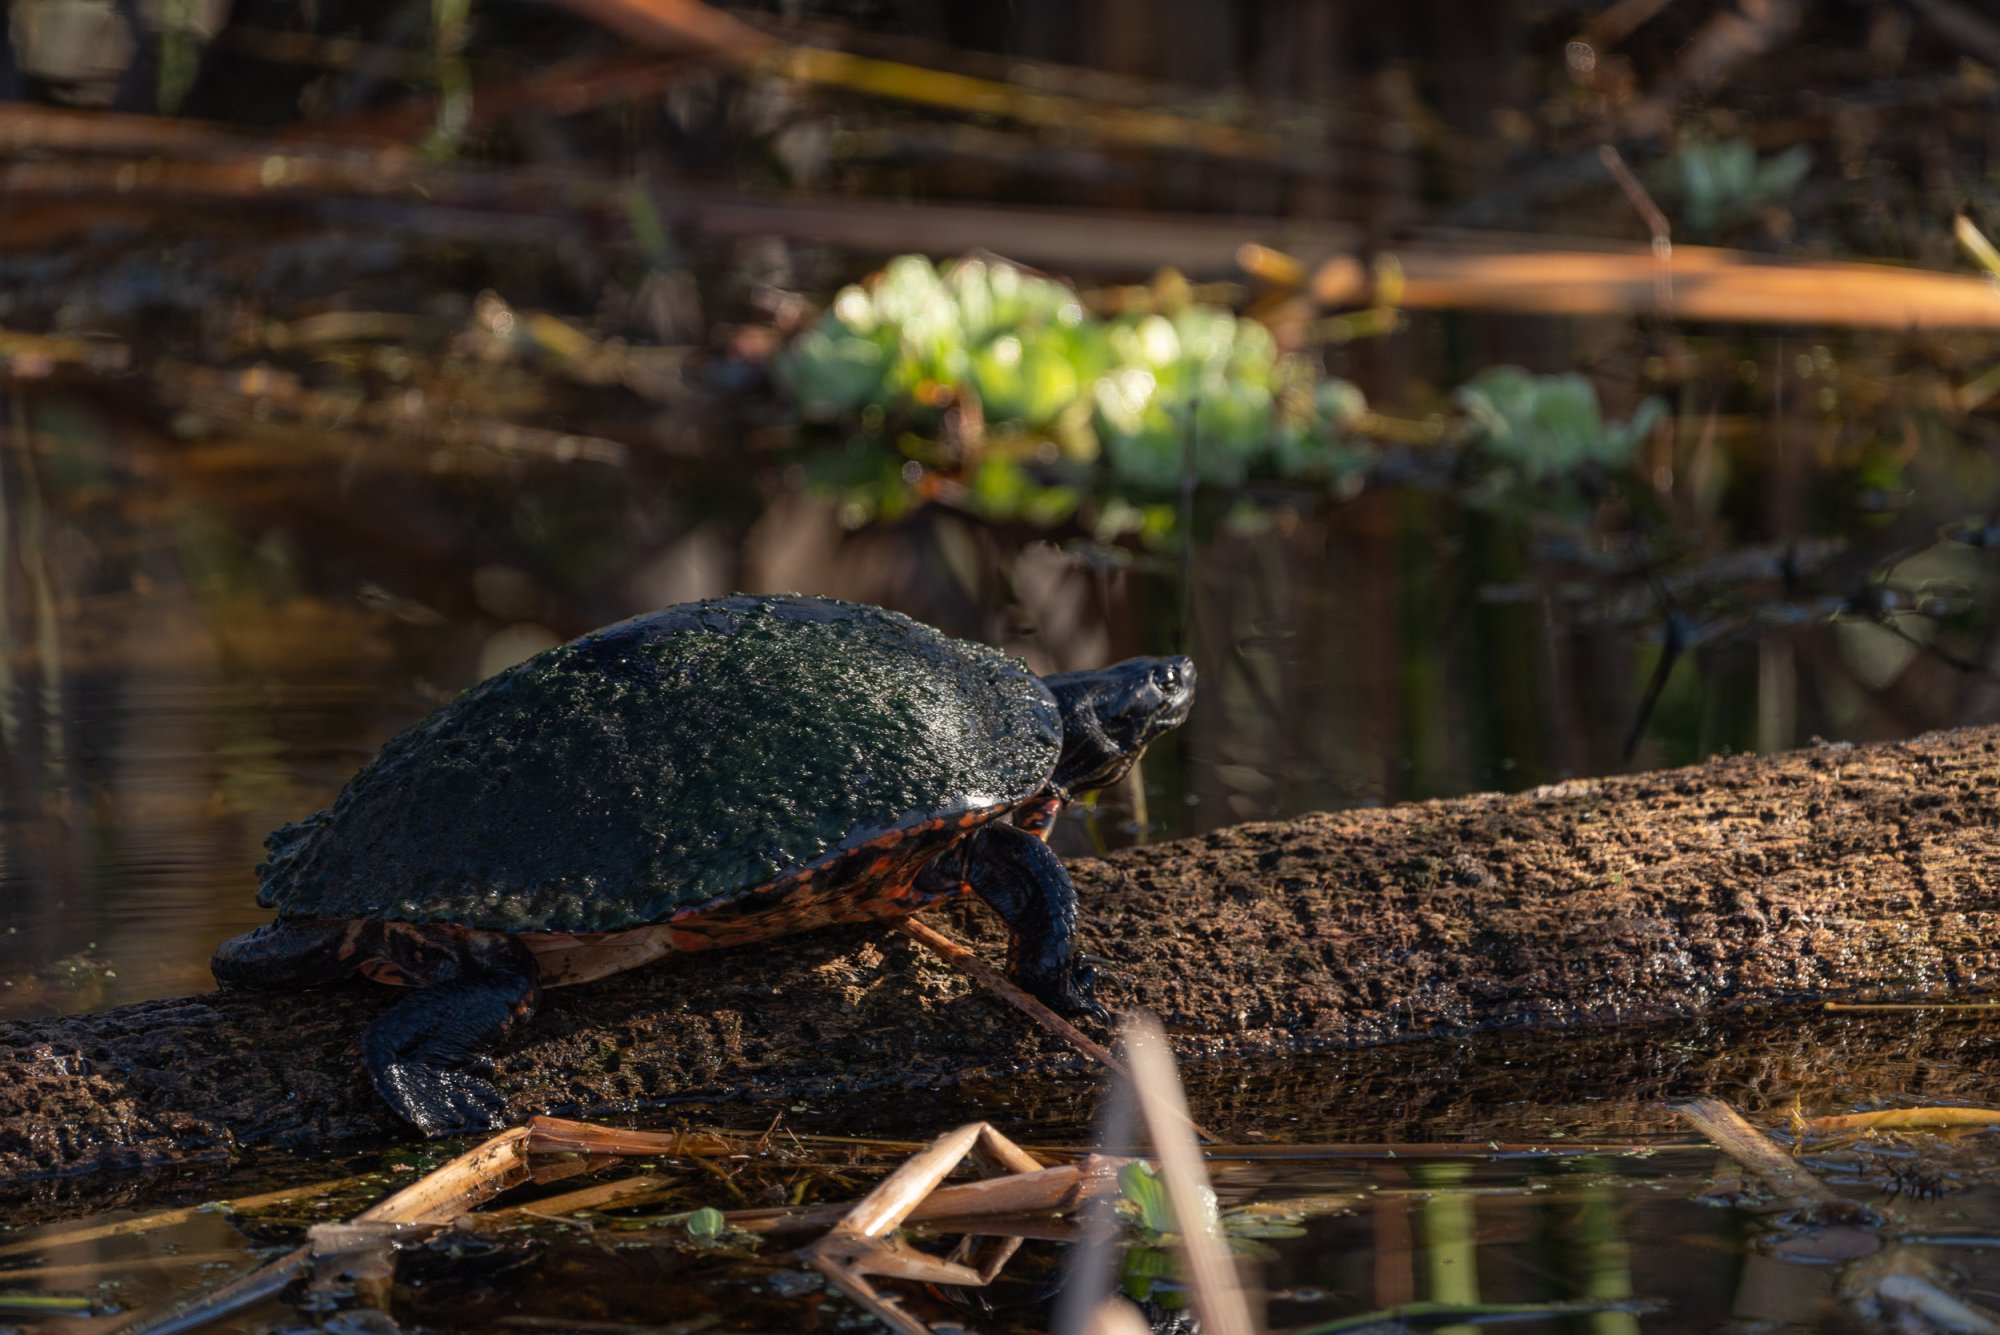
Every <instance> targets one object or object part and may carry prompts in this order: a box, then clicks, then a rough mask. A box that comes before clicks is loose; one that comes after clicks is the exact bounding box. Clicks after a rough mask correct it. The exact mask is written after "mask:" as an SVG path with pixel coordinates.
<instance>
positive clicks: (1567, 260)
mask: <svg viewBox="0 0 2000 1335" xmlns="http://www.w3.org/2000/svg"><path fill="white" fill-rule="evenodd" d="M1394 254H1395V256H1396V258H1397V259H1398V260H1399V261H1400V262H1401V265H1402V271H1403V278H1402V281H1403V291H1402V295H1401V298H1400V300H1399V302H1398V304H1399V305H1401V306H1402V307H1404V308H1406V309H1413V310H1447V309H1463V310H1492V311H1510V312H1514V313H1517V314H1523V315H1605V316H1623V315H1634V314H1657V315H1666V314H1668V313H1669V312H1667V311H1665V310H1663V309H1662V305H1661V296H1660V277H1661V274H1660V264H1659V260H1658V258H1657V256H1656V255H1655V254H1654V253H1653V252H1651V251H1649V250H1648V251H1641V250H1636V249H1630V248H1627V249H1623V250H1603V249H1584V248H1577V249H1563V248H1560V246H1559V245H1551V246H1550V247H1548V248H1541V247H1536V248H1533V249H1520V250H1510V251H1483V252H1482V251H1475V250H1471V249H1464V248H1456V247H1446V246H1440V245H1437V244H1434V243H1433V244H1428V245H1426V244H1419V245H1413V246H1407V247H1399V248H1397V249H1396V250H1395V252H1394ZM1672 279H1673V309H1672V311H1671V314H1672V316H1673V317H1674V318H1675V319H1677V320H1715V321H1722V322H1726V323H1736V324H1824V325H1844V326H1860V327H1872V328H1887V329H1946V328H1968V329H1970V328H1978V329H1992V328H2000V291H1996V290H1995V288H1994V286H1993V284H1992V283H1990V282H1988V281H1987V280H1985V279H1983V278H1977V277H1974V276H1972V275H1970V274H1952V273H1938V272H1935V271H1932V270H1927V269H1905V268H1897V267H1895V266H1892V265H1887V264H1869V263H1862V262H1858V261H1831V260H1828V261H1806V260H1781V259H1773V258H1767V257H1765V256H1758V255H1750V254H1747V253H1745V252H1742V251H1733V250H1723V249H1719V248H1716V247H1712V246H1681V247H1676V248H1675V250H1674V251H1673V264H1672ZM1370 289H1371V283H1370V279H1369V273H1368V270H1367V269H1366V268H1365V267H1364V266H1363V264H1362V263H1361V261H1359V260H1358V259H1356V258H1355V257H1353V256H1351V255H1343V256H1340V257H1338V258H1335V259H1333V260H1330V261H1328V262H1327V263H1326V264H1325V265H1323V266H1321V268H1320V270H1319V272H1318V273H1317V274H1315V275H1314V277H1313V280H1312V285H1311V291H1312V294H1313V296H1314V297H1315V298H1316V299H1317V300H1319V301H1320V302H1321V303H1322V304H1323V305H1328V306H1354V305H1362V304H1365V303H1367V302H1368V300H1369V299H1370V295H1369V294H1370Z"/></svg>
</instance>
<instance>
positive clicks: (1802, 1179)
mask: <svg viewBox="0 0 2000 1335" xmlns="http://www.w3.org/2000/svg"><path fill="white" fill-rule="evenodd" d="M1674 1110H1675V1111H1676V1112H1678V1113H1679V1114H1680V1115H1681V1116H1683V1117H1685V1118H1687V1119H1688V1121H1690V1122H1693V1123H1694V1124H1695V1126H1697V1127H1698V1128H1700V1130H1701V1133H1702V1134H1703V1135H1705V1136H1707V1137H1708V1138H1709V1139H1710V1140H1712V1141H1714V1142H1715V1147H1716V1148H1717V1149H1719V1150H1721V1151H1722V1152H1723V1153H1724V1154H1726V1155H1728V1156H1729V1157H1730V1158H1732V1159H1734V1160H1736V1162H1737V1163H1739V1164H1741V1165H1743V1167H1744V1169H1746V1170H1747V1171H1748V1172H1750V1173H1752V1174H1754V1175H1755V1176H1757V1177H1758V1178H1761V1179H1762V1180H1763V1182H1764V1185H1765V1186H1767V1187H1769V1188H1770V1189H1771V1190H1772V1191H1774V1192H1776V1193H1777V1194H1778V1195H1780V1196H1784V1197H1788V1198H1790V1199H1793V1200H1801V1201H1807V1202H1810V1203H1811V1204H1814V1205H1841V1204H1844V1203H1845V1202H1844V1201H1842V1199H1841V1197H1840V1194H1839V1193H1838V1192H1836V1191H1835V1190H1834V1189H1833V1188H1832V1187H1829V1186H1828V1185H1826V1183H1824V1182H1822V1181H1820V1180H1819V1179H1818V1178H1817V1177H1814V1176H1813V1175H1812V1174H1811V1173H1810V1172H1808V1171H1807V1170H1806V1169H1805V1168H1803V1167H1801V1166H1800V1165H1799V1164H1798V1163H1796V1162H1794V1161H1793V1159H1792V1157H1791V1156H1790V1155H1789V1154H1786V1153H1785V1152H1784V1151H1783V1150H1782V1149H1779V1148H1778V1146H1777V1145H1776V1144H1775V1143H1773V1142H1772V1140H1771V1138H1770V1137H1769V1136H1767V1135H1765V1134H1764V1133H1763V1132H1762V1131H1759V1130H1758V1129H1757V1128H1756V1127H1754V1126H1752V1125H1750V1123H1749V1122H1747V1121H1745V1120H1744V1118H1743V1114H1741V1113H1739V1112H1737V1111H1736V1109H1734V1108H1732V1107H1730V1106H1729V1105H1728V1104H1726V1103H1724V1102H1723V1101H1722V1100H1721V1099H1689V1100H1688V1101H1687V1102H1686V1103H1682V1104H1677V1105H1675V1109H1674Z"/></svg>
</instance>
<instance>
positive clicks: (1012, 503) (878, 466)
mask: <svg viewBox="0 0 2000 1335" xmlns="http://www.w3.org/2000/svg"><path fill="white" fill-rule="evenodd" d="M1150 297H1151V299H1150V300H1145V299H1142V300H1139V301H1136V302H1133V303H1131V306H1132V308H1131V309H1126V310H1123V311H1120V312H1118V313H1115V314H1111V315H1097V314H1093V313H1091V312H1090V311H1089V310H1088V309H1087V308H1086V306H1085V304H1084V302H1083V300H1082V299H1081V298H1080V297H1079V296H1078V295H1077V293H1076V292H1074V291H1073V290H1071V289H1070V288H1069V287H1067V286H1066V285H1064V284H1062V283H1059V282H1056V281H1055V280H1053V279H1050V278H1045V277H1042V276H1039V275H1036V274H1030V273H1027V272H1024V271H1022V270H1021V269H1018V268H1016V267H1014V266H1013V265H1010V264H1006V263H1003V262H1000V261H996V260H985V259H965V260H959V261H957V262H955V263H952V264H949V265H946V266H945V267H944V268H942V269H939V268H938V267H936V266H935V265H933V264H932V263H931V261H930V260H928V259H926V258H924V257H923V256H921V255H904V256H901V257H899V258H897V259H895V260H892V261H890V263H889V264H888V265H887V266H886V267H885V268H884V269H883V270H882V271H881V272H880V273H879V274H877V275H875V276H874V278H872V279H871V280H870V281H869V282H867V283H862V284H856V285H853V286H849V287H846V288H843V289H841V291H840V292H839V294H838V295H837V296H836V297H835V298H834V300H833V302H832V303H831V305H829V306H828V308H827V310H826V311H825V313H824V314H823V315H822V316H821V318H820V319H819V320H818V321H817V322H816V323H814V324H813V325H812V326H811V327H809V328H808V329H806V330H805V331H804V332H803V333H801V334H799V335H798V336H797V337H796V338H795V339H794V340H793V341H792V343H791V344H790V346H788V347H787V348H786V349H785V350H784V351H783V352H781V353H780V354H779V355H778V356H777V358H776V359H775V360H774V363H773V368H774V371H775V373H776V375H777V378H778V380H779V381H780V383H781V384H782V385H783V386H784V387H785V388H786V390H787V391H788V392H789V394H790V397H791V400H792V403H793V404H794V405H795V408H796V410H797V412H798V415H799V417H800V419H801V421H802V424H803V425H804V426H805V428H806V433H805V439H806V442H807V445H808V448H807V450H806V452H805V462H806V468H807V471H806V476H807V480H808V481H809V482H810V483H812V484H813V485H815V486H817V487H819V488H821V489H823V490H830V491H833V492H836V493H837V494H839V495H841V496H842V497H843V498H844V500H845V502H846V504H847V507H848V518H849V520H850V521H851V522H853V523H856V524H860V523H865V522H868V521H871V520H876V519H893V518H895V517H897V516H898V515H900V514H902V513H903V512H905V511H906V510H908V509H910V508H912V507H913V506H915V505H917V504H919V503H921V502H922V501H923V500H925V499H931V498H941V499H947V500H949V501H951V502H952V503H953V504H956V505H958V506H959V507H960V508H963V509H965V510H968V511H970V512H971V513H974V514H978V515H980V516H982V517H984V518H988V519H992V520H998V521H1019V522H1026V523H1030V524H1034V525H1037V526H1040V527H1053V526H1055V525H1059V524H1063V523H1065V522H1068V521H1069V520H1070V519H1071V518H1072V517H1073V516H1075V515H1076V514H1077V513H1078V512H1079V510H1081V509H1083V508H1084V507H1085V506H1086V503H1088V506H1089V515H1090V525H1089V526H1090V527H1091V528H1092V529H1093V531H1094V532H1095V533H1096V535H1097V536H1098V537H1099V538H1103V539H1113V538H1121V537H1127V536H1135V535H1136V536H1137V537H1138V538H1139V539H1140V540H1141V541H1145V542H1153V541H1159V540H1162V539H1165V538H1167V537H1169V536H1171V535H1172V534H1173V533H1174V532H1175V530H1176V527H1177V505H1176V500H1177V498H1178V497H1180V495H1181V493H1182V491H1183V489H1184V488H1185V487H1187V486H1188V485H1190V484H1196V485H1199V486H1202V487H1206V488H1210V489H1214V490H1218V491H1224V492H1227V491H1232V490H1237V489H1241V488H1243V487H1245V486H1246V485H1247V484H1251V483H1254V482H1259V481H1262V482H1271V483H1280V484H1285V485H1288V486H1291V487H1294V488H1299V487H1304V488H1324V489H1327V490H1330V491H1333V492H1335V493H1336V494H1349V493H1351V492H1352V491H1353V490H1354V489H1356V488H1358V487H1359V486H1360V485H1361V480H1362V478H1363V477H1364V476H1365V474H1366V472H1367V470H1368V469H1369V467H1370V466H1371V465H1372V464H1373V462H1374V460H1375V458H1376V456H1377V453H1378V450H1379V449H1380V448H1381V447H1380V446H1379V445H1378V444H1377V443H1376V441H1375V440H1373V439H1371V436H1372V435H1375V434H1377V433H1381V434H1384V435H1389V436H1392V437H1396V436H1400V438H1401V439H1403V440H1404V441H1405V442H1417V441H1419V440H1422V441H1436V442H1440V443H1451V442H1454V441H1457V442H1469V443H1472V444H1474V445H1476V446H1477V447H1478V448H1479V449H1480V451H1481V454H1482V457H1483V458H1484V459H1485V460H1486V461H1487V462H1488V463H1489V464H1490V465H1492V468H1491V469H1490V470H1489V471H1490V472H1491V473H1493V474H1495V475H1497V478H1496V480H1497V481H1499V482H1502V483H1504V482H1505V481H1506V480H1507V479H1508V478H1516V479H1521V480H1525V481H1529V482H1542V481H1547V480H1550V479H1553V478H1558V477H1562V476H1566V475H1568V474H1571V473H1573V472H1575V471H1577V470H1578V469H1581V468H1584V467H1586V466H1593V465H1594V466H1597V467H1601V468H1605V469H1618V468H1623V467H1625V466H1627V465H1628V464H1629V463H1630V461H1631V459H1632V458H1633V456H1634V453H1635V452H1636V449H1637V447H1638V444H1639V442H1640V441H1641V440H1643V439H1644V438H1645V436H1646V435H1647V433H1648V432H1650V431H1651V430H1652V429H1653V426H1654V424H1655V422H1656V421H1657V420H1658V417H1659V415H1660V413H1661V412H1662V411H1663V409H1662V406H1661V405H1660V404H1659V403H1658V401H1656V400H1650V399H1649V400H1647V401H1646V402H1645V403H1643V404H1641V405H1640V407H1639V409H1638V411H1636V412H1635V413H1634V414H1633V416H1632V417H1631V418H1630V420H1628V421H1625V422H1608V421H1606V420H1605V419H1604V417H1603V414H1602V412H1601V411H1600V409H1599V406H1598V401H1597V391H1596V388H1595V387H1594V386H1593V385H1592V384H1591V382H1590V381H1589V380H1587V379H1585V378H1584V377H1582V376H1580V375H1574V374H1569V375H1553V376H1541V375H1534V374H1531V373H1529V372H1527V371H1523V370H1520V369H1518V368H1514V367H1496V368H1494V369H1492V370H1489V371H1486V372H1483V373H1481V374H1480V375H1479V376H1478V377H1476V378H1475V379H1474V380H1473V381H1472V382H1470V383H1469V384H1467V385H1466V386H1465V387H1464V388H1463V389H1461V390H1460V392H1459V394H1458V398H1457V402H1458V404H1459V406H1460V408H1461V409H1462V410H1463V418H1462V419H1461V420H1458V421H1455V422H1446V423H1395V422H1391V421H1389V420H1388V419H1384V418H1381V417H1377V416H1375V415H1374V414H1372V413H1371V412H1370V411H1369V408H1368V402H1367V400H1366V398H1365V397H1364V396H1363V394H1362V392H1361V390H1360V389H1358V388H1357V387H1356V386H1354V385H1353V384H1351V383H1349V382H1348V381H1346V380H1342V379H1339V378H1337V377H1333V376H1328V375H1326V374H1324V373H1323V372H1322V371H1321V370H1320V369H1319V367H1318V366H1317V364H1316V363H1315V362H1314V360H1313V359H1311V358H1309V357H1307V356H1304V355H1302V354H1299V353H1293V352H1287V351H1285V350H1283V349H1281V348H1280V347H1279V345H1278V341H1277V339H1276V338H1275V337H1273V335H1272V333H1271V331H1270V330H1269V329H1267V328H1266V327H1265V326H1264V325H1263V324H1261V323H1259V322H1258V321H1256V320H1252V319H1247V318H1244V317H1241V316H1238V315H1236V314H1234V313H1233V312H1231V311H1229V310H1227V309H1225V308H1223V307H1220V306H1215V305H1208V304H1203V303H1201V302H1199V301H1195V300H1191V299H1190V298H1189V297H1188V294H1187V288H1186V285H1185V284H1172V283H1163V284H1161V285H1160V286H1159V288H1158V289H1157V290H1156V291H1154V292H1152V293H1151V294H1150ZM1398 427H1400V428H1402V430H1400V431H1396V430H1392V428H1398Z"/></svg>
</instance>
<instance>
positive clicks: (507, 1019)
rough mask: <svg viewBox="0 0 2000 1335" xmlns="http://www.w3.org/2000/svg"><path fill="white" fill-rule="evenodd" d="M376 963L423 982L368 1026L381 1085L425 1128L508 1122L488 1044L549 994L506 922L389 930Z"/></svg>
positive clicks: (370, 1058) (367, 1046)
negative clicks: (502, 929) (475, 927)
mask: <svg viewBox="0 0 2000 1335" xmlns="http://www.w3.org/2000/svg"><path fill="white" fill-rule="evenodd" d="M377 963H378V964H381V965H388V966H392V967H393V968H395V969H397V970H399V971H401V972H402V973H403V974H404V975H405V976H406V977H407V978H408V979H409V980H410V981H411V982H412V983H415V984H417V987H416V990H415V991H413V992H412V993H411V994H410V995H409V996H408V997H405V998H404V999H403V1000H401V1001H399V1002H397V1003H396V1004H395V1005H393V1006H391V1007H390V1008H389V1009H388V1010H386V1011H383V1012H382V1013H381V1014H380V1015H378V1016H376V1017H375V1022H374V1023H373V1024H371V1025H369V1026H368V1032H367V1033H366V1034H364V1035H363V1036H362V1039H361V1058H362V1061H363V1062H364V1063H365V1064H366V1065H367V1067H368V1075H369V1078H370V1079H371V1080H373V1081H374V1082H375V1091H376V1092H377V1093H378V1094H380V1095H381V1096H382V1098H383V1100H384V1101H386V1102H387V1103H388V1105H389V1106H390V1107H391V1108H394V1109H395V1110H396V1112H397V1113H398V1114H399V1115H400V1116H402V1118H403V1119H404V1120H405V1121H408V1122H409V1123H411V1124H412V1125H413V1126H415V1127H416V1128H417V1129H418V1130H419V1131H422V1132H423V1133H424V1134H425V1135H427V1136H443V1135H450V1134H452V1133H454V1132H464V1131H493V1130H497V1129H498V1128H500V1127H502V1126H504V1125H505V1124H506V1120H507V1100H506V1099H505V1098H504V1097H502V1095H501V1093H500V1091H499V1090H497V1089H495V1088H494V1087H493V1085H492V1083H491V1082H490V1081H489V1080H488V1079H487V1077H488V1076H490V1075H491V1074H492V1071H493V1065H492V1063H491V1062H490V1061H488V1060H487V1057H486V1054H487V1053H489V1052H491V1051H492V1050H493V1048H494V1047H495V1046H497V1045H498V1043H499V1041H500V1039H501V1037H502V1036H503V1035H504V1034H506V1032H507V1031H508V1030H509V1029H511V1028H513V1027H514V1026H515V1025H516V1024H518V1023H520V1022H521V1021H522V1020H525V1019H527V1018H528V1017H529V1016H531V1015H533V1014H534V1013H535V1007H536V1006H537V1005H538V1004H539V1003H540V1001H541V997H542V989H541V983H540V981H539V977H538V973H537V970H536V967H535V957H534V955H533V954H532V953H531V952H530V951H529V950H528V948H527V947H526V946H523V945H522V944H521V943H520V941H518V940H517V939H515V938H514V937H511V936H507V935H503V934H501V933H498V932H465V931H458V932H445V931H436V930H425V929H423V928H404V929H403V930H401V931H392V932H390V933H387V934H386V939H385V940H384V942H383V943H382V947H381V957H379V958H378V961H377Z"/></svg>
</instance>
